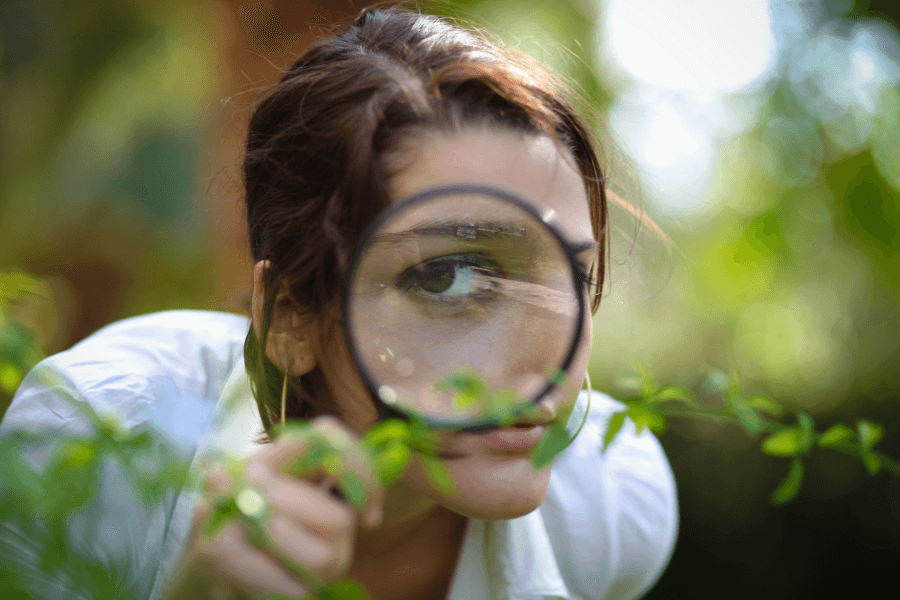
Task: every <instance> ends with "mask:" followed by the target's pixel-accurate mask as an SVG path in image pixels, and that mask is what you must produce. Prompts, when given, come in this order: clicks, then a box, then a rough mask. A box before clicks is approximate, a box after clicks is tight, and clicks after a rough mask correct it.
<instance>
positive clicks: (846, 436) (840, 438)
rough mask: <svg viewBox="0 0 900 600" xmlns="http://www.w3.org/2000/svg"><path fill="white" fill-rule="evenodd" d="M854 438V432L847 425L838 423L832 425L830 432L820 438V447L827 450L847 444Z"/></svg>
mask: <svg viewBox="0 0 900 600" xmlns="http://www.w3.org/2000/svg"><path fill="white" fill-rule="evenodd" d="M852 438H853V430H852V429H850V428H849V427H847V426H846V425H843V424H841V423H837V424H836V425H832V426H831V427H830V428H829V429H828V431H826V432H825V433H823V434H822V437H820V438H819V446H821V447H823V448H827V447H829V446H834V445H835V444H840V443H843V442H846V441H848V440H850V439H852Z"/></svg>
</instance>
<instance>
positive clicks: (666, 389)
mask: <svg viewBox="0 0 900 600" xmlns="http://www.w3.org/2000/svg"><path fill="white" fill-rule="evenodd" d="M647 401H648V402H651V403H657V402H681V403H683V404H687V405H688V406H696V405H697V402H696V401H695V400H694V396H693V394H691V393H690V392H689V391H688V390H686V389H685V388H683V387H679V386H677V385H672V384H668V385H664V386H663V387H661V388H660V389H659V391H657V392H656V393H655V394H653V396H652V397H650V398H648V399H647Z"/></svg>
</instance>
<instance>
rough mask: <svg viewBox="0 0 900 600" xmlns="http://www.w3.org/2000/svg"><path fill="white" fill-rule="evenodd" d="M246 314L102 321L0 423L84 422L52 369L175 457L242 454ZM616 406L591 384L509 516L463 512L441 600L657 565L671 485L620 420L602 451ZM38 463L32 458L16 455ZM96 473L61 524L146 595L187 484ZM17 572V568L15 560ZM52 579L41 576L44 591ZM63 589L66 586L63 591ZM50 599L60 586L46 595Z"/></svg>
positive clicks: (70, 387) (596, 598)
mask: <svg viewBox="0 0 900 600" xmlns="http://www.w3.org/2000/svg"><path fill="white" fill-rule="evenodd" d="M248 328H249V322H248V320H247V319H246V318H244V317H240V316H237V315H232V314H227V313H213V312H205V311H168V312H163V313H154V314H150V315H145V316H141V317H134V318H132V319H126V320H124V321H120V322H118V323H114V324H112V325H109V326H107V327H105V328H103V329H101V330H100V331H98V332H96V333H95V334H93V335H92V336H90V337H89V338H87V339H85V340H83V341H82V342H80V343H79V344H77V345H75V346H74V347H73V348H71V349H69V350H67V351H65V352H61V353H59V354H56V355H54V356H51V357H49V358H47V359H45V360H44V361H42V362H41V363H40V364H39V365H37V366H36V367H35V368H34V369H33V370H32V372H31V373H29V374H28V376H26V378H25V380H24V381H23V383H22V385H21V386H20V388H19V390H18V391H17V393H16V396H15V398H14V400H13V403H12V405H11V406H10V408H9V410H8V411H7V413H6V415H5V417H4V419H3V422H2V423H0V435H2V434H4V433H8V432H10V431H13V430H16V429H20V428H23V429H30V430H36V429H47V428H50V429H53V430H57V431H60V432H65V433H84V432H86V431H87V428H88V425H87V424H86V423H85V422H84V420H83V418H81V417H80V414H79V413H78V412H77V411H75V410H73V409H72V408H71V407H70V406H69V405H68V403H67V401H66V400H65V398H64V394H63V393H61V390H60V389H59V388H55V387H47V386H45V385H44V384H43V383H41V380H42V375H41V374H42V373H44V374H46V373H48V372H52V373H54V374H56V375H57V376H59V375H62V376H63V378H64V379H65V381H66V383H65V384H63V385H64V386H65V387H66V388H67V391H68V393H71V394H73V395H75V396H76V397H79V398H82V399H84V400H87V401H88V402H89V403H90V404H91V405H92V407H93V408H94V409H95V410H97V411H98V412H106V413H114V414H117V415H118V417H119V418H120V419H121V420H122V421H123V424H124V425H125V426H126V427H134V426H138V425H141V424H147V425H149V426H151V427H153V429H155V430H156V431H157V432H158V433H160V434H162V435H163V436H165V438H166V439H168V440H169V441H170V442H171V445H172V446H173V447H174V448H176V449H177V450H178V451H179V452H180V453H181V454H182V455H183V456H185V457H186V458H188V459H192V461H193V462H192V467H191V469H192V471H193V472H194V474H196V472H197V470H198V469H199V466H198V463H199V461H200V459H201V458H202V457H204V456H207V455H208V454H210V453H213V452H220V451H226V452H230V453H233V454H237V455H246V454H247V453H249V452H252V451H253V449H254V447H255V446H256V443H255V441H254V440H255V439H257V437H258V434H259V433H260V432H261V431H262V421H261V419H260V418H259V413H258V410H257V408H256V403H255V402H254V401H253V398H252V395H251V394H250V389H249V382H248V379H247V375H246V372H245V370H244V366H243V343H244V339H245V337H246V334H247V331H248ZM587 404H588V403H587V393H586V392H582V393H581V394H580V395H579V397H578V403H577V405H576V409H575V411H573V415H572V418H571V420H570V422H569V424H568V425H567V427H568V428H569V429H570V431H574V430H575V429H577V427H578V425H579V424H580V423H581V420H582V418H583V417H584V411H585V408H586V407H587ZM622 406H623V405H622V404H621V403H618V402H616V401H614V400H612V399H611V398H609V397H608V396H606V395H604V394H601V393H599V392H596V391H594V392H592V395H591V402H590V410H589V414H588V420H587V423H586V424H585V427H584V429H583V430H582V431H581V433H580V434H579V435H578V436H577V437H576V438H575V440H574V441H573V442H572V444H571V445H570V446H569V447H568V448H567V449H566V450H564V451H563V452H562V453H561V454H560V455H559V456H558V457H557V458H556V460H555V461H554V463H553V471H552V475H551V479H550V487H549V491H548V494H547V497H546V499H545V501H544V502H543V503H542V505H541V506H540V507H539V508H538V509H537V510H535V511H533V512H531V513H529V514H528V515H525V516H523V517H520V518H517V519H511V520H504V521H483V520H479V519H470V520H469V524H468V527H467V530H466V534H465V539H464V542H463V546H462V551H461V554H460V557H459V561H458V563H457V566H456V570H455V573H454V577H453V582H452V584H451V589H450V595H449V600H472V599H481V598H483V599H491V600H505V599H509V600H555V599H565V600H601V599H610V600H612V599H616V600H619V599H629V598H637V597H639V596H640V595H641V594H643V593H644V592H646V591H647V590H648V589H649V588H650V587H651V586H652V585H653V584H654V583H655V581H656V580H657V579H658V577H659V576H660V574H661V573H662V571H663V569H664V568H665V566H666V564H667V562H668V560H669V558H670V556H671V553H672V550H673V548H674V544H675V538H676V534H677V527H678V510H677V500H676V492H675V483H674V478H673V476H672V472H671V469H670V467H669V464H668V461H667V460H666V458H665V454H664V453H663V451H662V449H661V447H660V445H659V443H658V442H657V440H656V438H654V437H653V436H652V435H651V434H650V433H649V432H646V431H645V432H643V433H642V434H641V435H637V434H636V432H635V431H634V427H633V425H631V424H630V423H628V424H627V425H626V427H624V428H623V430H622V431H621V432H620V433H619V435H618V437H617V438H616V441H615V442H614V443H613V445H612V446H610V447H609V448H608V449H607V450H606V451H605V452H601V451H600V448H601V444H602V439H603V432H604V429H605V425H606V421H607V419H608V418H609V416H610V415H611V414H612V413H614V412H616V411H617V410H620V409H621V408H622ZM28 458H29V459H31V462H32V464H34V465H38V464H40V461H41V458H40V457H37V456H35V457H28ZM121 483H122V482H121V481H119V480H118V479H117V476H116V474H115V473H112V474H109V476H108V478H107V480H104V484H103V485H104V487H102V488H101V494H100V500H99V501H98V502H97V503H96V506H92V507H91V510H89V511H87V514H86V515H85V516H84V517H83V519H81V520H80V521H78V520H76V521H73V523H72V524H71V529H72V531H73V535H75V536H76V537H78V538H80V539H81V540H82V543H83V545H84V547H86V548H89V549H90V551H91V552H93V553H94V555H96V556H99V557H101V559H102V560H104V561H105V562H106V563H107V564H108V568H109V570H110V571H111V572H113V573H114V574H115V575H116V576H118V577H120V578H121V579H122V581H123V583H124V584H125V586H126V587H127V588H128V589H129V591H130V592H131V593H132V595H133V596H134V597H135V598H141V599H144V598H148V599H150V600H157V599H158V598H159V597H160V596H161V594H162V593H163V591H164V589H165V587H166V585H167V583H168V581H169V578H170V577H171V574H172V572H173V569H174V567H175V565H177V563H178V561H179V559H180V557H181V555H182V553H183V551H184V544H185V542H186V537H187V533H188V531H189V527H190V523H191V518H192V514H193V507H194V503H195V502H196V499H197V497H198V495H199V492H198V490H197V489H195V488H194V487H191V486H186V487H185V488H183V489H182V490H181V491H180V492H179V493H178V494H177V495H175V496H174V497H170V498H167V499H166V500H165V501H163V502H162V503H160V504H158V505H157V506H153V507H145V506H143V505H142V504H140V502H139V501H138V500H137V499H136V498H133V497H129V494H123V493H122V492H121V490H122V489H123V488H122V487H121V485H119V484H121ZM15 533H16V532H14V531H11V530H10V529H9V528H8V527H6V526H5V524H0V552H14V553H15V556H16V557H17V562H19V563H20V564H21V569H22V571H23V572H30V573H31V574H32V575H33V576H34V577H36V578H40V573H38V572H36V571H35V570H34V567H30V566H29V563H30V562H31V561H33V560H34V558H35V556H36V555H37V553H38V552H39V551H40V549H39V548H33V547H29V546H28V545H27V544H23V543H22V540H21V539H19V538H17V537H16V535H15ZM29 570H30V571H29ZM64 587H65V583H64V582H62V583H61V582H58V581H54V582H50V581H48V582H47V583H46V585H45V586H44V589H46V590H47V593H48V594H51V593H52V594H54V595H58V594H59V592H60V591H62V590H61V589H60V588H64ZM66 592H67V593H65V594H64V596H66V597H72V595H73V594H72V593H71V591H70V590H66ZM59 597H61V596H59Z"/></svg>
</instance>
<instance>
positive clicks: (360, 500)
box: [340, 470, 369, 508]
mask: <svg viewBox="0 0 900 600" xmlns="http://www.w3.org/2000/svg"><path fill="white" fill-rule="evenodd" d="M340 489H341V492H343V494H344V498H345V499H346V500H347V502H349V503H350V504H352V505H353V506H355V507H356V508H362V507H363V506H365V505H366V502H367V501H368V500H369V493H368V492H367V491H366V486H365V485H364V484H363V481H362V478H361V477H360V476H359V475H357V474H356V473H355V472H353V471H350V470H347V471H344V473H343V475H342V476H341V481H340Z"/></svg>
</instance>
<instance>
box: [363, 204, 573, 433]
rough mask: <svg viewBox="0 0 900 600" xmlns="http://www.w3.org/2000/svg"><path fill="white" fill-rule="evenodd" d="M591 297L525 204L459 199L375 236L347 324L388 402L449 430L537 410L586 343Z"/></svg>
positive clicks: (415, 210)
mask: <svg viewBox="0 0 900 600" xmlns="http://www.w3.org/2000/svg"><path fill="white" fill-rule="evenodd" d="M581 294H583V291H582V290H581V289H580V284H579V283H578V282H577V281H576V277H575V271H574V270H573V267H572V259H571V257H570V255H569V253H567V251H566V248H565V245H564V243H563V242H562V240H561V239H560V237H559V234H557V233H555V232H554V230H553V229H552V228H551V227H550V226H548V225H547V224H546V223H545V222H543V221H542V219H541V218H539V216H538V213H537V212H536V211H534V210H533V209H527V207H526V206H525V205H524V203H521V204H520V203H516V202H512V201H509V200H506V199H503V198H501V197H498V196H494V195H491V194H487V193H473V192H469V193H463V192H457V193H448V194H442V195H437V196H434V197H430V198H425V199H423V200H420V201H417V202H414V203H411V204H408V205H404V206H403V209H402V210H397V211H393V212H391V213H390V214H389V215H388V216H387V217H385V218H383V219H381V221H380V222H379V223H377V225H376V226H375V228H374V229H373V230H371V231H370V234H369V235H368V236H367V237H366V238H365V240H364V245H363V246H362V249H361V250H360V251H359V252H358V254H357V258H356V263H355V265H354V268H353V269H352V270H351V277H350V281H349V288H348V296H347V300H348V307H347V308H348V310H347V316H348V320H349V322H348V323H347V327H348V333H349V336H348V338H349V340H350V343H351V346H352V348H353V351H354V355H355V357H356V360H357V363H358V365H359V367H360V370H361V371H362V373H363V375H364V377H365V378H366V379H367V381H368V383H369V385H370V387H371V388H372V389H373V391H374V392H375V393H376V395H377V396H378V398H379V399H380V400H381V401H382V402H385V403H386V404H389V405H391V406H393V407H395V408H397V409H399V410H401V411H403V412H404V413H406V414H409V415H414V416H416V417H419V418H422V419H424V420H426V421H429V422H432V423H440V424H444V425H447V426H454V425H460V426H463V425H470V424H472V423H475V422H480V421H485V420H490V419H492V418H493V417H494V416H495V415H496V414H497V411H498V410H502V409H504V408H505V409H516V408H517V407H524V406H526V405H530V404H531V403H532V402H533V401H534V400H535V398H536V397H537V396H538V395H540V394H541V393H542V391H544V390H545V389H546V387H547V384H548V381H549V380H550V378H552V377H554V376H555V375H556V374H557V373H558V372H559V370H560V369H563V368H564V367H565V366H566V362H567V361H568V360H569V358H570V356H571V354H572V351H573V349H574V344H575V343H577V341H578V340H577V338H578V337H579V332H580V328H579V325H580V323H581V319H582V316H581V315H582V310H583V298H580V295H581Z"/></svg>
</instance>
